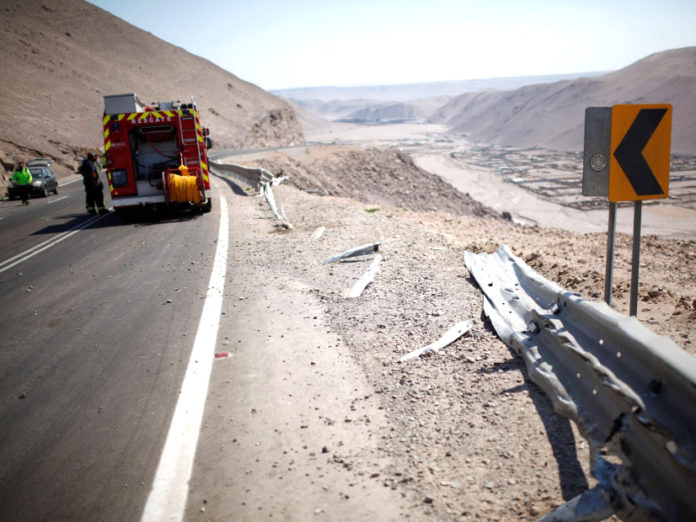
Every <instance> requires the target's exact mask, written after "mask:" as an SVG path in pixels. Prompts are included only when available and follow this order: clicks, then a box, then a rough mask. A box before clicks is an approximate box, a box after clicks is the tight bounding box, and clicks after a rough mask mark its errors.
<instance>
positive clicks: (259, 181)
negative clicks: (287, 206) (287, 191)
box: [210, 161, 292, 228]
mask: <svg viewBox="0 0 696 522" xmlns="http://www.w3.org/2000/svg"><path fill="white" fill-rule="evenodd" d="M210 166H211V167H212V168H213V169H214V170H215V169H216V170H218V171H224V172H225V173H226V174H227V175H229V176H231V177H233V178H235V179H237V180H238V181H241V182H242V183H244V184H245V185H249V186H250V187H254V188H255V189H256V190H257V191H258V192H259V194H260V195H261V196H263V198H264V199H265V200H266V203H268V206H269V207H270V209H271V212H273V215H274V216H275V218H276V219H278V220H279V221H280V222H281V223H282V225H283V226H284V227H285V228H292V225H291V224H290V222H289V221H288V218H287V217H286V216H285V211H284V210H283V209H282V208H279V207H278V205H277V204H276V200H275V197H274V196H273V191H272V190H271V187H275V186H276V185H280V184H281V183H285V182H286V181H287V180H288V178H287V176H278V177H276V176H274V175H273V174H271V173H270V172H268V171H267V170H266V169H262V168H254V167H245V166H244V165H236V164H234V163H217V162H214V161H211V162H210Z"/></svg>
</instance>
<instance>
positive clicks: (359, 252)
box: [322, 241, 380, 265]
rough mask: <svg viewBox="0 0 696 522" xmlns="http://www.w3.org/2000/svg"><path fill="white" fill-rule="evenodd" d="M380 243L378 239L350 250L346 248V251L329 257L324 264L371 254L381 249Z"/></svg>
mask: <svg viewBox="0 0 696 522" xmlns="http://www.w3.org/2000/svg"><path fill="white" fill-rule="evenodd" d="M379 245H380V242H379V241H376V242H374V243H369V244H367V245H362V246H359V247H355V248H351V249H350V250H346V251H345V252H342V253H340V254H338V255H335V256H331V257H329V258H328V259H327V260H326V261H324V262H323V263H322V264H324V265H326V264H328V263H335V262H336V261H340V260H341V259H347V258H349V257H356V256H367V255H369V254H372V253H375V252H377V251H378V250H379Z"/></svg>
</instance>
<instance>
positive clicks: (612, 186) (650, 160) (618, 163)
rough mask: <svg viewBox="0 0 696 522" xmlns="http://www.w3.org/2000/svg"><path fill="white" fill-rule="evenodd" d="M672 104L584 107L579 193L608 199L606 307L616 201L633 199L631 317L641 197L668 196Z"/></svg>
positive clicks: (635, 298)
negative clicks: (583, 147) (583, 145)
mask: <svg viewBox="0 0 696 522" xmlns="http://www.w3.org/2000/svg"><path fill="white" fill-rule="evenodd" d="M671 132H672V106H671V105H669V104H646V105H634V104H624V105H614V106H613V107H611V108H609V107H590V108H588V109H587V110H586V111H585V151H584V157H585V162H584V163H585V164H584V168H583V192H582V193H583V195H585V196H607V195H608V197H609V202H610V206H609V233H608V240H607V270H606V279H605V285H604V300H605V301H606V302H607V304H609V305H611V288H612V279H613V264H614V242H615V239H614V238H615V230H616V229H615V227H616V204H617V203H618V202H620V201H633V202H634V217H633V259H632V266H631V300H630V315H637V313H638V274H639V269H640V229H641V221H642V208H643V207H642V205H643V201H644V200H648V199H658V198H666V197H667V196H668V195H669V158H670V139H671Z"/></svg>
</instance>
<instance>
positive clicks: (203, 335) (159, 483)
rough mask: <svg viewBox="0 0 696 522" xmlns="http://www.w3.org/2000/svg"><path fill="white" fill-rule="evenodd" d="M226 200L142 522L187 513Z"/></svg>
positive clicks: (213, 329) (223, 256)
mask: <svg viewBox="0 0 696 522" xmlns="http://www.w3.org/2000/svg"><path fill="white" fill-rule="evenodd" d="M228 222H229V218H228V215H227V201H226V200H225V198H224V197H223V196H220V229H219V232H218V241H217V249H216V252H215V261H214V263H213V271H212V273H211V274H210V283H209V284H208V292H207V293H206V297H205V303H204V305H203V312H202V314H201V320H200V323H199V324H198V331H197V332H196V338H195V340H194V342H193V350H192V351H191V357H190V358H189V362H188V366H187V367H186V374H185V375H184V381H183V383H182V384H181V392H180V394H179V400H178V401H177V404H176V408H175V409H174V416H173V417H172V423H171V425H170V426H169V432H168V434H167V440H166V441H165V443H164V448H163V449H162V455H161V456H160V461H159V465H158V467H157V472H156V473H155V479H154V480H153V483H152V489H151V490H150V494H149V495H148V498H147V502H146V504H145V509H144V511H143V515H142V518H141V521H142V522H152V521H163V520H168V521H181V520H183V518H184V512H185V510H186V501H187V497H188V489H189V480H190V479H191V472H192V470H193V460H194V457H195V455H196V446H197V445H198V435H199V433H200V430H201V423H202V422H203V411H204V409H205V400H206V397H207V395H208V384H209V382H210V373H211V371H212V366H213V359H214V357H215V345H216V342H217V334H218V328H219V326H220V313H221V311H222V302H223V295H224V294H223V292H224V289H225V273H226V269H227V249H228V243H229V231H228V229H229V225H228Z"/></svg>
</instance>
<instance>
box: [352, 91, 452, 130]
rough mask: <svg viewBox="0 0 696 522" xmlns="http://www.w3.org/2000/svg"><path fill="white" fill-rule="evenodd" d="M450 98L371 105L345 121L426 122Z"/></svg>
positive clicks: (439, 97)
mask: <svg viewBox="0 0 696 522" xmlns="http://www.w3.org/2000/svg"><path fill="white" fill-rule="evenodd" d="M449 98H450V97H449V96H438V97H436V98H428V99H425V100H414V101H411V102H398V103H380V104H377V105H369V106H367V107H363V108H362V109H360V110H357V111H355V112H352V113H351V114H349V115H348V116H346V117H345V118H343V120H344V121H351V122H356V123H400V122H407V121H424V120H426V119H427V118H428V116H430V115H431V114H432V113H433V111H435V110H436V109H438V108H439V107H442V106H443V105H444V104H445V103H447V101H448V100H449Z"/></svg>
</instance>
